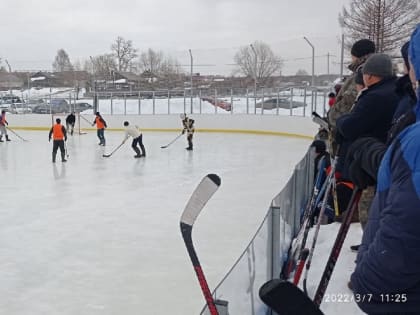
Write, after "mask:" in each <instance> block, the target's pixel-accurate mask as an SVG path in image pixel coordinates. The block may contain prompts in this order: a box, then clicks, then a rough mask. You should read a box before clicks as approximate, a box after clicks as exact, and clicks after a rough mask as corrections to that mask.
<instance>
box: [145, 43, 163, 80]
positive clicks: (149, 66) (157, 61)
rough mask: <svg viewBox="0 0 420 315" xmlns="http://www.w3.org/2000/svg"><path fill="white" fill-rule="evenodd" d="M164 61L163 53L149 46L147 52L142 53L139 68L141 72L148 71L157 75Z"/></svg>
mask: <svg viewBox="0 0 420 315" xmlns="http://www.w3.org/2000/svg"><path fill="white" fill-rule="evenodd" d="M163 63H164V57H163V53H162V52H161V51H154V50H153V49H151V48H149V49H148V50H147V51H146V52H143V53H141V55H140V60H139V68H140V71H141V72H145V71H148V72H150V73H151V74H153V75H156V76H157V75H158V74H159V73H160V72H161V69H162V66H163Z"/></svg>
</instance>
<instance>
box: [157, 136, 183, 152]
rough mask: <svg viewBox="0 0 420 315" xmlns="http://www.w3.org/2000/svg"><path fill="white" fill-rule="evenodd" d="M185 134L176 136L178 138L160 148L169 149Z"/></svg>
mask: <svg viewBox="0 0 420 315" xmlns="http://www.w3.org/2000/svg"><path fill="white" fill-rule="evenodd" d="M182 135H183V134H182V133H180V134H179V135H177V136H176V138H175V139H174V140H172V141H171V142H169V143H168V144H167V145H163V146H161V147H160V148H161V149H166V148H167V147H169V146H170V145H171V144H172V143H174V142H175V141H176V140H178V139H179V138H180V137H181V136H182Z"/></svg>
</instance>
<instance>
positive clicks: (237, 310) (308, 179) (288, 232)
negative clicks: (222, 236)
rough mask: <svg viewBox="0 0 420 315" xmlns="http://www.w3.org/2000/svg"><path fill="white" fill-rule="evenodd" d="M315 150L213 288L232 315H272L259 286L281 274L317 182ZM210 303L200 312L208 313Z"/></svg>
mask: <svg viewBox="0 0 420 315" xmlns="http://www.w3.org/2000/svg"><path fill="white" fill-rule="evenodd" d="M313 161H314V152H313V150H308V152H307V153H306V155H305V156H304V157H303V159H302V160H301V161H300V162H299V163H298V164H297V165H296V167H295V170H294V172H293V175H292V176H291V178H290V179H289V181H288V182H287V184H286V185H285V187H284V188H283V189H282V190H281V192H280V193H279V194H278V195H277V196H275V197H274V199H273V200H272V202H271V205H270V207H269V209H268V212H267V214H266V216H265V218H264V219H263V221H262V223H261V224H260V226H259V228H258V230H257V231H256V233H255V235H254V237H253V238H252V240H251V242H250V243H249V245H248V246H247V248H246V249H245V251H244V252H243V253H242V255H241V256H240V257H239V258H238V260H237V261H236V262H235V264H234V265H233V267H232V268H231V269H230V271H229V272H228V273H227V274H226V276H225V277H224V278H223V279H222V280H221V282H220V283H219V284H218V285H217V287H216V289H215V290H214V291H213V297H214V298H215V299H217V300H221V301H223V302H224V304H225V305H227V306H226V307H225V310H224V313H225V314H229V315H268V314H270V313H269V312H270V311H269V310H268V308H267V307H266V306H265V305H264V304H263V303H262V302H261V300H260V299H259V297H258V291H259V288H260V287H261V286H262V285H263V284H264V283H265V282H266V281H268V280H270V279H273V278H278V277H279V276H280V272H281V267H282V265H283V263H284V262H285V260H286V259H287V252H288V249H289V246H290V243H291V240H292V239H293V237H294V236H295V235H296V234H297V232H298V229H299V226H300V217H301V214H302V211H303V209H304V207H305V205H306V201H307V200H308V198H310V195H311V192H312V186H313V174H314V162H313ZM207 312H208V310H207V307H204V309H203V310H202V311H201V313H200V314H208V313H207Z"/></svg>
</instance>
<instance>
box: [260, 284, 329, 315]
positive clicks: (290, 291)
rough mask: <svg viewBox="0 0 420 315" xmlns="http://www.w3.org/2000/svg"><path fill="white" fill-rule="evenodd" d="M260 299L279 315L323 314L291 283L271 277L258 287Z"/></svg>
mask: <svg viewBox="0 0 420 315" xmlns="http://www.w3.org/2000/svg"><path fill="white" fill-rule="evenodd" d="M259 295H260V298H261V300H262V301H263V302H264V303H265V304H266V305H267V306H268V307H270V308H271V309H272V310H273V311H275V312H276V313H278V314H281V315H324V313H322V312H321V310H320V309H319V308H318V307H317V306H316V305H315V304H314V303H313V302H312V300H311V299H310V298H309V297H308V296H307V295H306V294H305V293H303V292H302V290H300V289H299V288H298V287H297V286H295V285H294V284H293V283H291V282H288V281H284V280H280V279H273V280H270V281H268V282H266V283H264V285H263V286H262V287H261V288H260V291H259Z"/></svg>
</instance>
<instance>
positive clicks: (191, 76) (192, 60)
mask: <svg viewBox="0 0 420 315" xmlns="http://www.w3.org/2000/svg"><path fill="white" fill-rule="evenodd" d="M188 51H189V52H190V57H191V74H190V105H191V108H190V112H191V114H192V113H193V64H194V59H193V55H192V53H191V49H188Z"/></svg>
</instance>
